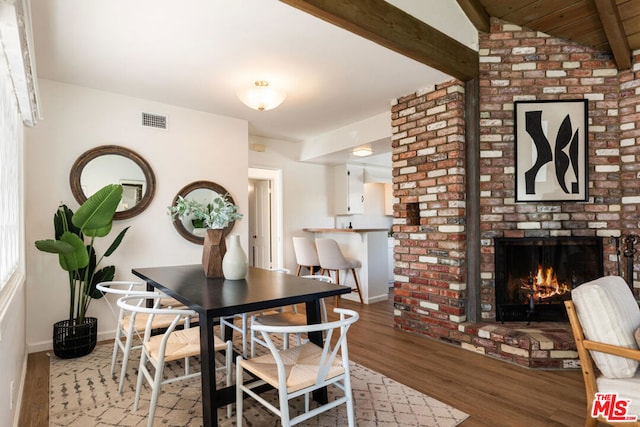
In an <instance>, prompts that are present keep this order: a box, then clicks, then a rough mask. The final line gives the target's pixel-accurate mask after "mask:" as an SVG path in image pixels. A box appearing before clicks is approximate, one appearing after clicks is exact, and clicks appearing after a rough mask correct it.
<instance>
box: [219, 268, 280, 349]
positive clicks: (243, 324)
mask: <svg viewBox="0 0 640 427" xmlns="http://www.w3.org/2000/svg"><path fill="white" fill-rule="evenodd" d="M272 271H274V272H277V273H282V274H289V273H290V271H289V270H288V269H286V268H278V269H273V270H272ZM277 311H283V309H282V308H280V309H278V310H271V311H269V313H275V312H277ZM261 313H262V312H250V313H242V314H234V315H233V316H224V317H221V318H220V337H221V338H222V340H223V341H224V340H226V327H228V328H231V329H233V330H234V331H236V332H238V333H239V334H240V335H241V336H242V355H243V356H244V357H247V338H248V334H247V331H248V330H249V317H250V316H252V315H253V314H261ZM238 320H239V321H240V325H238V324H236V321H238Z"/></svg>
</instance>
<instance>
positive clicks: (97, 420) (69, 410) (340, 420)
mask: <svg viewBox="0 0 640 427" xmlns="http://www.w3.org/2000/svg"><path fill="white" fill-rule="evenodd" d="M112 349H113V347H112V345H98V346H97V347H96V349H95V350H94V351H93V352H92V353H91V354H90V355H87V356H84V357H80V358H76V359H60V358H58V357H57V356H55V355H53V354H52V355H51V356H50V357H51V364H50V392H49V425H50V426H78V427H85V426H146V424H147V413H148V409H149V398H150V388H149V387H145V389H144V390H143V391H142V395H141V399H140V407H139V408H138V411H133V399H134V395H135V380H136V376H137V370H138V369H137V368H138V366H137V365H138V362H137V361H136V359H138V357H139V353H138V352H134V353H133V354H132V356H131V362H130V363H129V367H128V369H127V371H128V372H127V378H126V380H125V387H124V391H123V393H122V394H121V395H120V394H118V378H117V376H114V377H112V376H111V375H110V370H111V352H112ZM219 357H220V362H221V363H224V360H223V358H222V356H221V355H219ZM138 360H139V359H138ZM192 364H193V365H195V369H196V370H198V369H199V368H198V360H197V359H195V360H193V361H192ZM116 371H117V374H119V365H118V367H117V369H116ZM182 371H183V363H177V362H173V363H171V364H169V365H167V367H166V368H165V376H167V377H171V376H175V375H176V373H179V372H182ZM218 375H219V377H218V384H220V385H222V384H224V378H223V376H222V373H221V372H219V373H218ZM234 375H235V372H234V373H233V374H232V376H234ZM351 381H352V388H353V397H354V407H355V413H356V424H357V425H358V426H439V427H453V426H456V425H457V424H459V423H460V422H462V421H463V420H465V419H466V418H467V417H468V415H467V414H465V413H464V412H462V411H459V410H457V409H455V408H453V407H451V406H448V405H445V404H444V403H442V402H440V401H438V400H435V399H433V398H431V397H429V396H426V395H424V394H422V393H420V392H418V391H416V390H413V389H411V388H409V387H406V386H404V385H402V384H399V383H397V382H395V381H393V380H391V379H389V378H387V377H385V376H384V375H381V374H379V373H377V372H375V371H372V370H370V369H367V368H365V367H363V366H361V365H358V364H356V363H352V364H351ZM328 392H329V399H331V397H332V395H333V394H337V393H340V391H339V390H338V389H337V388H336V387H334V386H331V387H329V389H328ZM265 394H266V395H267V396H268V395H270V394H271V397H270V398H271V399H272V400H273V402H276V401H277V394H276V393H275V392H273V391H271V392H268V393H265ZM303 407H304V401H303V399H302V398H300V399H298V400H294V401H292V402H291V414H292V416H293V414H295V413H296V412H298V411H299V408H303ZM296 408H298V409H296ZM226 414H227V412H226V409H225V408H220V409H219V410H218V424H219V425H220V426H235V425H236V419H235V410H234V412H233V415H232V417H231V418H227V416H226ZM244 420H245V425H247V426H253V427H256V426H275V425H280V422H279V419H278V418H277V417H275V416H273V415H272V414H271V413H270V412H269V411H267V410H266V409H265V408H263V407H262V406H260V405H258V404H256V403H255V402H254V401H253V400H252V399H246V400H245V403H244ZM154 425H158V426H167V427H171V426H181V427H182V426H201V425H202V409H201V402H200V380H199V379H193V380H188V381H179V382H176V383H171V384H168V385H165V386H163V387H162V390H161V392H160V396H159V398H158V406H157V409H156V414H155V423H154ZM299 425H304V426H345V425H347V422H346V409H345V406H344V405H341V406H340V407H339V408H337V409H333V410H330V411H327V412H325V413H323V414H321V415H319V416H317V417H314V418H312V419H310V420H307V421H305V422H304V423H302V424H299Z"/></svg>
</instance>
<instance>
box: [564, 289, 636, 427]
mask: <svg viewBox="0 0 640 427" xmlns="http://www.w3.org/2000/svg"><path fill="white" fill-rule="evenodd" d="M571 298H572V301H566V302H565V306H566V308H567V314H568V316H569V322H570V323H571V329H572V331H573V335H574V338H575V340H576V348H577V350H578V355H579V356H580V363H581V365H582V376H583V378H584V383H585V391H586V393H587V411H586V415H585V426H591V427H595V426H596V425H597V423H598V421H600V422H605V423H609V422H611V421H612V420H611V417H607V416H606V415H607V410H606V403H603V402H598V407H597V408H596V410H595V415H596V416H595V417H594V408H593V407H594V403H596V402H597V399H596V393H616V394H617V399H618V401H621V400H623V399H624V400H628V401H629V402H628V404H626V406H625V407H626V414H627V415H629V416H632V417H633V416H636V417H637V419H638V421H636V422H632V423H627V424H623V425H634V426H640V372H639V371H638V366H639V365H640V350H638V343H637V342H636V339H635V337H634V334H635V332H636V330H638V328H640V308H638V303H637V302H636V300H635V298H634V296H633V293H632V292H631V290H630V289H629V287H628V286H627V284H626V283H625V281H624V280H623V279H622V278H621V277H618V276H606V277H601V278H599V279H596V280H594V281H591V282H588V283H585V284H582V285H580V286H578V287H577V288H576V289H574V290H573V291H572V292H571ZM594 362H595V365H596V366H597V368H598V370H599V371H600V375H599V376H597V371H596V370H595V369H594ZM611 415H614V414H611ZM607 418H608V419H607ZM615 425H621V424H620V422H616V423H615Z"/></svg>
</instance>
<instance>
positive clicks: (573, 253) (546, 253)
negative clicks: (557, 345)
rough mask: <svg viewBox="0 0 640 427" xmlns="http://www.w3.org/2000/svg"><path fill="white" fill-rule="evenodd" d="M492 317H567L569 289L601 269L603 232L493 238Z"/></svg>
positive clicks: (529, 319)
mask: <svg viewBox="0 0 640 427" xmlns="http://www.w3.org/2000/svg"><path fill="white" fill-rule="evenodd" d="M494 252H495V272H496V273H495V302H496V303H495V307H496V320H497V321H499V322H502V323H505V322H513V321H526V322H527V323H531V322H549V321H567V320H568V319H567V315H566V310H565V309H564V301H566V300H569V299H571V290H572V289H575V288H577V287H578V286H580V285H581V284H582V283H585V282H588V281H591V280H594V279H597V278H598V277H601V276H602V274H603V265H602V264H603V263H602V238H601V237H584V236H580V237H543V238H537V237H525V238H498V237H496V238H495V239H494Z"/></svg>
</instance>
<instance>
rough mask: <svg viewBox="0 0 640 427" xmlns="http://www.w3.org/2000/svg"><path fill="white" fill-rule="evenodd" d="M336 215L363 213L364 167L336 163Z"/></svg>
mask: <svg viewBox="0 0 640 427" xmlns="http://www.w3.org/2000/svg"><path fill="white" fill-rule="evenodd" d="M334 182H335V187H334V193H333V194H334V197H335V211H336V212H335V213H336V215H351V214H361V213H364V168H363V167H362V166H353V165H338V166H335V167H334Z"/></svg>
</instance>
